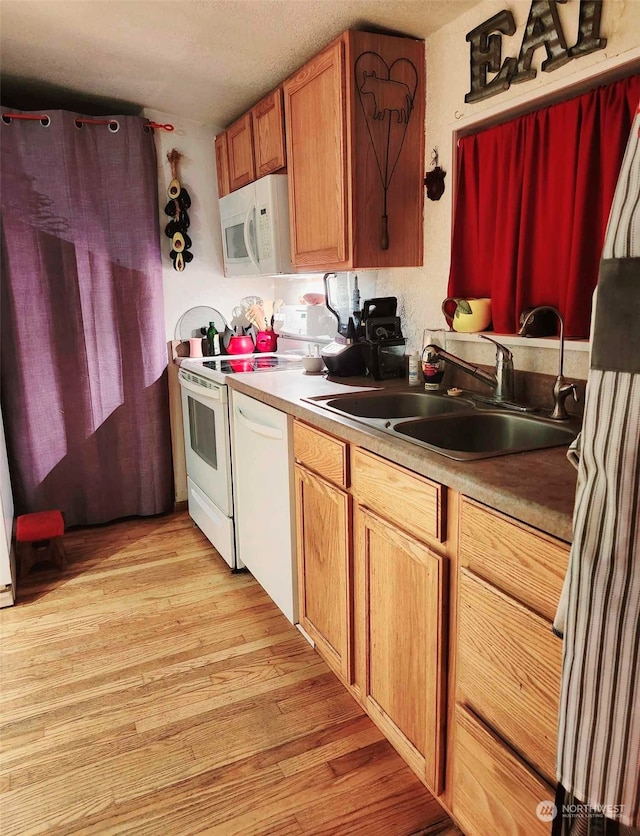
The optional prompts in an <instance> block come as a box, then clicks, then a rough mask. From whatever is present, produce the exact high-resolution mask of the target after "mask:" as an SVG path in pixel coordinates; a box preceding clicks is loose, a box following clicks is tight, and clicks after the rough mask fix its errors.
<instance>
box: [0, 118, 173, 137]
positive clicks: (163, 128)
mask: <svg viewBox="0 0 640 836" xmlns="http://www.w3.org/2000/svg"><path fill="white" fill-rule="evenodd" d="M2 118H3V120H6V119H27V120H28V121H34V122H42V124H43V125H48V124H49V123H50V122H51V119H50V118H49V116H48V115H47V114H46V113H41V114H40V115H39V116H38V115H36V114H34V113H3V114H2ZM74 122H75V123H76V125H77V126H78V127H80V125H108V126H109V128H111V130H114V128H113V127H112V126H115V130H116V131H117V130H118V128H119V127H120V125H119V123H118V122H117V120H116V119H87V118H83V117H81V116H78V118H77V119H74ZM144 127H145V128H155V129H156V130H160V131H168V132H171V131H174V130H175V128H174V126H173V125H171V124H169V123H166V124H164V125H163V124H161V123H160V122H147V124H146V125H144ZM114 132H115V131H114Z"/></svg>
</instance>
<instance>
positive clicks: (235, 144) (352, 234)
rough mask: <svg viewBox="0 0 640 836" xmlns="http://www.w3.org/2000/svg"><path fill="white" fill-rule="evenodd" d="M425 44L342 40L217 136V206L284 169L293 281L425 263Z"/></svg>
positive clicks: (356, 37)
mask: <svg viewBox="0 0 640 836" xmlns="http://www.w3.org/2000/svg"><path fill="white" fill-rule="evenodd" d="M424 111H425V57H424V41H419V40H414V39H412V38H402V37H395V36H389V35H379V34H373V33H370V32H356V31H353V30H349V31H347V32H344V33H343V34H342V35H341V36H340V37H339V38H337V39H336V40H334V41H333V42H332V43H331V44H329V45H328V46H327V47H326V49H324V50H323V51H322V52H320V53H319V54H318V55H316V56H315V57H314V58H312V59H311V60H310V61H309V62H307V63H306V64H305V65H304V66H303V67H302V68H301V69H300V70H298V71H297V72H296V73H294V74H293V75H292V76H291V77H290V78H288V79H287V80H286V81H285V82H284V83H283V85H282V86H281V87H278V88H277V89H276V90H274V91H272V92H271V93H269V94H268V95H267V96H265V97H264V98H263V99H261V100H260V101H259V102H258V103H257V104H256V105H255V106H254V107H253V108H252V109H251V110H250V111H248V112H247V113H245V114H244V116H242V117H241V118H240V119H238V120H236V122H234V123H233V125H231V126H230V127H229V128H228V129H227V130H226V131H225V132H224V133H221V134H218V136H217V137H216V165H217V170H218V191H219V196H220V197H222V196H223V195H225V194H227V193H228V192H229V191H231V192H233V191H235V190H236V189H239V188H240V187H241V186H244V185H246V184H247V183H251V182H252V181H253V180H255V179H257V178H260V177H263V176H264V175H266V174H271V173H272V172H275V171H278V170H282V169H284V168H285V167H286V169H287V178H288V186H289V213H290V226H291V262H292V265H293V269H294V270H297V271H300V272H308V271H316V270H317V271H321V272H324V271H327V270H353V269H378V268H385V267H416V266H420V265H422V263H423V232H422V229H423V226H422V212H423V202H424V187H423V178H424Z"/></svg>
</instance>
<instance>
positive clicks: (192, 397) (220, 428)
mask: <svg viewBox="0 0 640 836" xmlns="http://www.w3.org/2000/svg"><path fill="white" fill-rule="evenodd" d="M302 368H303V366H302V361H301V357H300V354H278V353H266V352H265V353H264V354H249V355H247V354H243V355H233V356H232V355H224V356H220V357H203V358H185V359H184V360H182V362H181V364H180V370H179V372H178V379H179V381H180V386H181V389H182V418H183V425H184V445H185V454H186V462H187V492H188V503H189V514H190V516H191V517H192V519H193V521H194V522H195V523H196V525H197V526H198V527H199V528H200V529H201V530H202V532H203V533H204V534H205V536H206V537H207V538H208V539H209V541H210V542H211V543H212V544H213V546H214V547H215V548H216V550H217V551H218V552H219V554H220V556H221V557H222V558H223V559H224V560H225V561H226V562H227V563H228V564H229V566H230V567H231V569H232V570H234V571H235V570H238V569H241V568H244V564H243V563H242V562H241V561H240V560H239V559H238V558H237V549H236V533H235V529H234V494H233V481H232V478H231V476H232V473H231V469H232V464H231V415H230V409H229V392H228V387H227V385H226V382H225V381H226V378H227V376H228V375H231V374H242V373H247V372H249V373H262V372H265V373H266V372H269V371H274V370H290V371H299V370H301V369H302Z"/></svg>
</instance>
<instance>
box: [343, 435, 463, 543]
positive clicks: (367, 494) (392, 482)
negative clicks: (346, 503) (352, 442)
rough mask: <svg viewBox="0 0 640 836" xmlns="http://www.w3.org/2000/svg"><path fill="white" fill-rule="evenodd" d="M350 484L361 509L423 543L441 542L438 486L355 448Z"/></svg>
mask: <svg viewBox="0 0 640 836" xmlns="http://www.w3.org/2000/svg"><path fill="white" fill-rule="evenodd" d="M351 481H352V484H353V493H354V495H355V496H356V497H357V499H358V502H359V503H360V504H361V505H364V506H365V507H367V508H371V510H372V511H376V512H377V513H378V514H380V516H382V517H384V518H385V519H387V520H391V521H392V522H395V523H397V524H398V525H399V526H400V527H401V528H403V529H404V530H405V531H409V532H410V533H411V534H414V535H415V536H416V537H419V538H421V539H423V540H437V541H439V542H442V541H443V540H444V539H445V525H444V507H443V505H444V497H445V493H446V488H444V487H443V486H442V485H438V484H437V483H435V482H430V481H429V480H428V479H425V478H424V477H423V476H418V475H417V474H415V473H411V472H410V471H408V470H405V469H404V468H402V467H398V465H395V464H392V463H391V462H388V461H385V459H381V458H380V457H379V456H375V455H373V454H372V453H368V452H367V451H365V450H361V449H359V448H354V449H353V451H352V462H351Z"/></svg>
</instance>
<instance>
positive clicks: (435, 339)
mask: <svg viewBox="0 0 640 836" xmlns="http://www.w3.org/2000/svg"><path fill="white" fill-rule="evenodd" d="M422 345H423V346H424V348H423V349H422V357H421V360H422V374H423V375H424V388H425V391H427V392H438V391H440V389H441V388H442V378H443V377H444V360H443V359H442V357H439V356H438V354H436V353H435V352H434V351H429V350H428V347H429V346H430V345H435V346H438V347H439V348H445V345H446V332H445V331H443V330H442V329H439V328H425V331H424V336H423V338H422Z"/></svg>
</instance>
